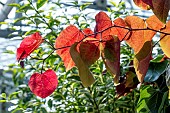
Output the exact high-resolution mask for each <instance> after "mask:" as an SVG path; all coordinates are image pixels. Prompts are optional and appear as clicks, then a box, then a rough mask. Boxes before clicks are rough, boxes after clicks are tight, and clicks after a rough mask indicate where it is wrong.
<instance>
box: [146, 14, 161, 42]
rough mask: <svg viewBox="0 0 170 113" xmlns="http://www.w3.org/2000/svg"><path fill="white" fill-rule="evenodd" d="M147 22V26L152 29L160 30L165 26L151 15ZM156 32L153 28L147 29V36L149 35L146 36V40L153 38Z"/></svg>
mask: <svg viewBox="0 0 170 113" xmlns="http://www.w3.org/2000/svg"><path fill="white" fill-rule="evenodd" d="M146 24H147V27H148V28H150V29H154V30H160V29H161V28H163V27H164V24H163V23H162V22H161V21H160V20H159V19H158V18H157V17H156V16H155V15H153V16H150V17H149V18H147V19H146ZM155 34H156V32H155V31H152V30H146V31H145V35H146V36H145V37H149V38H148V39H146V38H145V41H150V40H152V38H153V36H154V35H155Z"/></svg>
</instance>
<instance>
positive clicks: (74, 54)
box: [70, 42, 95, 87]
mask: <svg viewBox="0 0 170 113" xmlns="http://www.w3.org/2000/svg"><path fill="white" fill-rule="evenodd" d="M77 45H78V43H77V42H76V43H75V44H73V45H72V46H71V48H70V55H71V58H72V59H73V61H74V62H75V64H76V66H77V68H78V71H79V76H80V80H81V81H82V84H83V86H84V87H89V86H90V85H92V84H93V83H94V81H95V80H94V77H93V75H92V74H91V72H90V70H89V68H88V66H87V65H86V63H85V62H84V61H83V60H82V58H81V56H80V54H79V52H78V51H77V49H76V48H77Z"/></svg>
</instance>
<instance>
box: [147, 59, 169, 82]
mask: <svg viewBox="0 0 170 113" xmlns="http://www.w3.org/2000/svg"><path fill="white" fill-rule="evenodd" d="M167 66H168V61H167V60H165V61H163V62H160V63H155V62H150V64H149V69H148V71H147V73H146V76H145V78H144V81H145V82H154V81H156V80H157V79H158V78H159V76H160V75H161V74H163V73H164V72H165V70H166V68H167Z"/></svg>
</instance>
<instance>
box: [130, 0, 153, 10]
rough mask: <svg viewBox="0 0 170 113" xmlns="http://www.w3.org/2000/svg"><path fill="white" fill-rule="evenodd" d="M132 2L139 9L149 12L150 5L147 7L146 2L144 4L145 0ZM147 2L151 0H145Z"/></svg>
mask: <svg viewBox="0 0 170 113" xmlns="http://www.w3.org/2000/svg"><path fill="white" fill-rule="evenodd" d="M133 1H134V3H135V4H136V5H137V6H138V7H140V8H141V9H144V10H149V9H150V5H148V4H147V3H146V2H144V1H146V0H133ZM147 1H151V0H147ZM148 3H150V2H148ZM151 3H152V2H151Z"/></svg>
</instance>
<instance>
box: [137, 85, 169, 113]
mask: <svg viewBox="0 0 170 113" xmlns="http://www.w3.org/2000/svg"><path fill="white" fill-rule="evenodd" d="M167 94H168V92H167V91H166V92H161V91H159V90H156V89H154V88H153V87H152V86H149V85H146V86H143V87H142V88H141V89H140V98H139V101H138V104H137V112H138V113H161V112H163V111H164V109H163V108H164V105H165V104H166V100H167V99H166V98H167Z"/></svg>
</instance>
